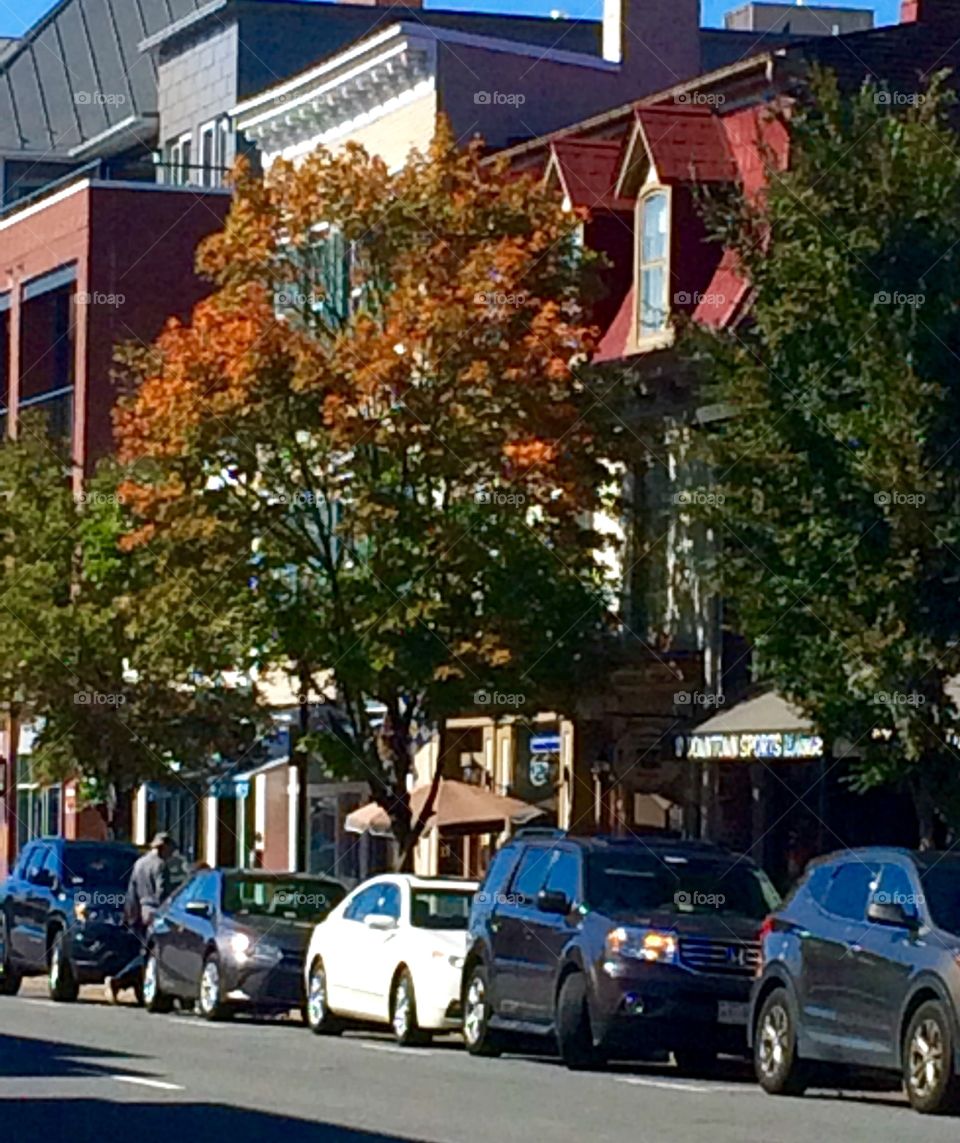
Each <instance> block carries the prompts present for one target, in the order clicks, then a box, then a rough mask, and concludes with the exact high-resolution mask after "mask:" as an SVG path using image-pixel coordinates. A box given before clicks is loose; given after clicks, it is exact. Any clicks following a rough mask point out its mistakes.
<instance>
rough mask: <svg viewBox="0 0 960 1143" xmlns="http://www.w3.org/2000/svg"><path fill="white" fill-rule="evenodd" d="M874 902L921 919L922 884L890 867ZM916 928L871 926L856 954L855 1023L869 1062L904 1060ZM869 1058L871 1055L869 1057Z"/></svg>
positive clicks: (884, 870)
mask: <svg viewBox="0 0 960 1143" xmlns="http://www.w3.org/2000/svg"><path fill="white" fill-rule="evenodd" d="M871 899H872V900H875V901H877V902H878V903H887V904H891V903H893V904H897V905H900V906H901V907H902V908H903V909H904V910H905V912H906V913H907V914H908V915H910V916H912V917H914V918H918V917H919V903H920V901H921V900H922V897H921V888H920V884H919V879H917V878H916V874H912V873H911V872H909V871H908V870H907V869H906V868H904V867H903V866H900V865H897V864H894V863H892V862H885V863H884V864H883V865H882V866H881V869H880V876H879V878H878V880H877V881H876V887H875V890H874V892H873V894H872V895H871ZM916 944H917V934H916V929H913V928H909V927H907V926H901V925H886V924H877V923H876V922H867V924H866V928H865V929H864V931H863V933H862V934H861V936H860V939H859V942H858V945H857V947H856V949H855V951H854V955H853V969H852V972H853V974H854V975H855V977H856V981H855V985H856V986H855V988H852V989H851V992H850V997H849V1002H850V1004H851V1023H852V1024H853V1026H854V1027H855V1028H857V1029H858V1030H859V1033H858V1035H859V1037H860V1039H862V1040H863V1041H864V1043H863V1044H862V1045H861V1048H862V1050H863V1052H864V1053H869V1059H867V1062H868V1063H871V1062H872V1063H876V1065H877V1066H878V1067H896V1066H897V1064H898V1059H899V1050H898V1037H899V1025H900V1013H901V1012H902V1010H903V1004H904V1002H905V1001H906V997H907V990H908V988H909V986H910V980H911V977H912V974H913V969H914V965H915V963H916V959H917V956H916ZM865 1058H866V1056H865Z"/></svg>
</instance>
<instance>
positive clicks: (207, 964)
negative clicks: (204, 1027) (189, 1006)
mask: <svg viewBox="0 0 960 1143" xmlns="http://www.w3.org/2000/svg"><path fill="white" fill-rule="evenodd" d="M222 988H223V981H222V979H221V976H220V962H219V961H218V960H217V958H216V957H215V956H213V955H211V956H208V957H207V959H206V960H205V961H204V962H203V971H202V972H201V973H200V998H199V1000H198V1002H197V1003H198V1007H199V1009H200V1015H201V1016H202V1017H203V1018H204V1020H227V1019H229V1018H230V1017H231V1016H232V1015H233V1010H232V1009H231V1008H230V1007H229V1006H228V1005H227V1004H225V1003H224V1000H223V994H222Z"/></svg>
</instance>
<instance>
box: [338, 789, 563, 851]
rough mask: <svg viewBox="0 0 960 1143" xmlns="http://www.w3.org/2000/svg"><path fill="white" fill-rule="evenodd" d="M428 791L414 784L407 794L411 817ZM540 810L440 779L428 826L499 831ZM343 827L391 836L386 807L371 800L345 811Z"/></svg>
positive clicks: (481, 831)
mask: <svg viewBox="0 0 960 1143" xmlns="http://www.w3.org/2000/svg"><path fill="white" fill-rule="evenodd" d="M429 793H430V783H426V784H425V785H422V786H417V788H416V789H415V790H414V791H413V793H411V795H410V809H411V811H412V812H413V817H414V821H416V820H417V819H418V818H419V815H420V811H421V810H422V809H423V806H424V804H425V802H426V800H427V796H428V795H429ZM542 813H543V810H541V809H539V808H538V807H537V806H531V805H530V804H529V803H528V802H522V801H520V799H519V798H505V797H503V796H502V795H500V794H495V793H493V791H492V790H486V789H484V788H483V787H482V786H471V785H469V784H468V783H466V782H456V781H453V780H452V779H442V780H441V782H440V789H439V791H438V792H437V800H436V802H435V803H434V812H433V814H432V815H431V816H430V820H429V821H428V822H427V827H426V828H427V829H441V830H446V831H454V832H458V833H498V832H499V831H500V830H502V829H505V828H506V827H507V825H508V824H511V823H512V824H513V825H523V824H525V823H526V822H528V821H532V820H533V819H534V818H537V817H540V815H541V814H542ZM344 829H346V830H347V831H349V832H350V833H372V834H375V835H376V836H378V837H390V836H391V823H390V816H389V814H388V813H387V811H386V810H385V809H384V808H383V807H382V806H379V805H377V803H376V802H371V803H370V804H369V805H366V806H361V807H360V809H359V810H354V811H353V813H352V814H348V815H347V818H346V821H345V822H344Z"/></svg>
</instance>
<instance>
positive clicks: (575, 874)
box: [543, 849, 580, 902]
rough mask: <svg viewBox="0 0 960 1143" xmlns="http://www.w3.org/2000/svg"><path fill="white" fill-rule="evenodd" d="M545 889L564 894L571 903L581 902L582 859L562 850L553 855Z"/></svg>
mask: <svg viewBox="0 0 960 1143" xmlns="http://www.w3.org/2000/svg"><path fill="white" fill-rule="evenodd" d="M543 887H544V889H551V890H553V891H554V892H556V893H562V894H563V895H564V896H565V897H566V899H567V900H568V901H570V902H574V901H579V900H580V859H579V858H578V857H577V855H576V854H575V853H570V852H569V850H565V849H560V850H557V852H556V853H555V854H554V855H553V860H552V861H551V863H550V871H549V872H548V873H547V880H546V882H545V884H544V886H543Z"/></svg>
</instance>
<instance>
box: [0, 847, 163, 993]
mask: <svg viewBox="0 0 960 1143" xmlns="http://www.w3.org/2000/svg"><path fill="white" fill-rule="evenodd" d="M139 855H140V854H139V850H137V849H136V847H134V846H132V845H124V844H121V843H118V842H105V841H66V840H64V839H63V838H59V837H52V838H43V839H41V840H38V841H32V842H30V843H29V844H28V845H26V846H25V847H24V849H23V852H22V853H21V854H20V858H19V860H18V861H17V864H16V866H15V867H14V869H13V872H12V873H11V874H10V876H9V878H8V879H7V880H6V881H5V882H4V883H3V885H2V886H0V995H6V996H12V995H14V994H15V993H16V992H17V991H18V989H19V988H20V981H21V980H22V978H23V977H24V976H43V975H46V976H47V977H48V978H49V984H50V995H51V997H52V998H53V999H54V1000H75V999H76V997H77V991H78V989H79V987H80V985H81V984H99V983H102V982H103V980H104V979H105V978H106V977H107V976H112V975H115V974H116V973H118V972H120V970H121V969H122V968H124V967H125V966H126V965H127V964H128V963H129V962H130V961H131V960H132V959H133V958H134V957H135V956H136V955H137V953H138V952H139V951H140V941H139V940H138V938H137V936H136V934H135V933H134V932H133V931H132V930H131V929H129V928H128V927H127V926H126V925H125V924H124V921H123V904H124V898H125V894H126V889H127V884H128V882H129V879H130V870H131V869H132V867H133V863H134V862H135V861H136V860H137V858H138V857H139Z"/></svg>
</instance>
